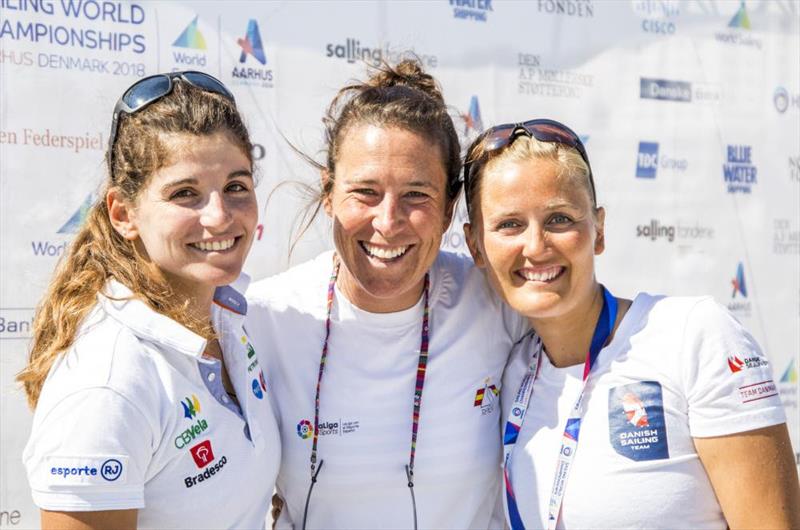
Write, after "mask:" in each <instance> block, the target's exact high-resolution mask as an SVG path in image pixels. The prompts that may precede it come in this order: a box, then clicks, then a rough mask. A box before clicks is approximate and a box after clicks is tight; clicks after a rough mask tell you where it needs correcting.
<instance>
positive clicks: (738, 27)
mask: <svg viewBox="0 0 800 530" xmlns="http://www.w3.org/2000/svg"><path fill="white" fill-rule="evenodd" d="M730 3H731V4H732V3H733V2H730ZM728 28H729V29H728V30H727V31H718V32H717V33H715V34H714V38H715V39H716V40H717V41H718V42H721V43H724V44H730V45H734V46H749V47H752V48H758V49H759V50H760V49H761V45H762V44H761V40H760V39H758V38H756V37H754V36H752V35H748V32H749V31H750V30H751V29H752V27H751V25H750V16H749V15H748V14H747V5H746V4H745V1H744V0H742V1H741V3H740V4H739V8H738V9H737V11H736V13H735V14H734V15H733V17H732V18H731V19H730V21H729V22H728Z"/></svg>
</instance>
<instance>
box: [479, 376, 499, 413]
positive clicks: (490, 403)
mask: <svg viewBox="0 0 800 530" xmlns="http://www.w3.org/2000/svg"><path fill="white" fill-rule="evenodd" d="M498 394H500V391H499V390H498V389H497V386H496V385H494V384H492V378H491V377H487V378H486V379H484V381H483V386H482V387H480V388H479V389H478V390H476V391H475V401H474V403H473V405H472V406H473V407H480V408H481V414H483V415H486V414H491V413H492V411H493V410H494V402H495V398H496V397H497V396H498Z"/></svg>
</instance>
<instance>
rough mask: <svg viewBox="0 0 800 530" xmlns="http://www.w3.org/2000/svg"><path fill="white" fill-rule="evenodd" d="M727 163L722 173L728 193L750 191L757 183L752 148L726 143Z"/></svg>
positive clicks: (756, 169) (723, 166) (756, 170)
mask: <svg viewBox="0 0 800 530" xmlns="http://www.w3.org/2000/svg"><path fill="white" fill-rule="evenodd" d="M726 154H727V163H725V164H723V165H722V174H723V177H724V178H725V184H727V186H728V188H727V189H728V193H751V192H752V189H753V186H754V185H755V184H757V183H758V168H756V166H755V165H754V164H753V148H752V147H751V146H749V145H728V149H727V151H726Z"/></svg>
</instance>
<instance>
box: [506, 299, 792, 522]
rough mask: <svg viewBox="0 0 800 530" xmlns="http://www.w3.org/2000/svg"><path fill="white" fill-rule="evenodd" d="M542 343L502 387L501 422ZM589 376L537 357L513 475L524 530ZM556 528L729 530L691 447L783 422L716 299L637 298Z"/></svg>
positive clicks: (597, 385) (607, 367)
mask: <svg viewBox="0 0 800 530" xmlns="http://www.w3.org/2000/svg"><path fill="white" fill-rule="evenodd" d="M533 344H535V342H534V341H533V339H532V338H531V337H530V336H528V337H526V338H525V339H524V340H523V341H521V342H520V344H519V345H518V346H515V348H514V351H513V353H512V355H511V359H510V360H509V365H508V367H507V369H506V372H505V374H504V376H503V383H504V384H503V390H502V394H501V396H502V403H503V413H504V421H505V418H507V417H508V412H509V409H510V407H511V405H512V403H513V401H514V394H515V393H516V392H517V390H518V389H519V386H520V383H521V381H522V379H523V377H524V376H525V374H526V373H527V371H528V367H529V366H530V360H531V351H532V347H533ZM582 377H583V364H580V365H577V366H570V367H566V368H556V367H554V366H553V365H552V364H551V363H550V361H549V360H548V358H547V355H541V368H540V372H539V375H538V377H537V378H536V381H535V382H534V385H533V395H532V396H531V401H530V405H529V407H528V410H527V413H526V416H525V421H524V423H523V426H522V430H521V431H520V433H519V438H518V440H517V444H516V447H515V450H514V453H513V457H512V462H511V466H510V474H511V481H512V484H513V487H514V493H515V496H516V500H517V506H518V508H519V511H520V515H521V516H522V520H523V522H524V524H525V526H526V528H544V527H546V522H547V513H548V504H549V500H550V493H551V489H552V485H553V477H554V473H555V470H556V461H557V457H558V452H559V449H560V447H561V436H562V433H563V432H564V427H565V425H566V420H567V417H568V416H569V413H570V411H571V410H572V407H573V406H574V404H575V400H576V399H577V397H578V394H579V393H580V390H581V386H582ZM584 399H585V400H586V401H585V403H584V406H585V412H584V416H583V420H582V422H581V425H582V427H581V431H580V437H579V445H578V449H577V452H576V453H575V457H574V458H575V459H574V462H573V466H572V471H571V474H570V476H569V480H568V483H567V487H566V492H565V495H564V501H563V505H562V512H561V518H560V519H559V527H560V528H725V527H726V523H725V520H724V518H723V515H722V511H721V509H720V506H719V503H718V502H717V500H716V497H715V495H714V491H713V490H712V487H711V483H710V482H709V479H708V476H707V475H706V473H705V471H704V469H703V465H702V463H701V462H700V459H699V458H698V456H697V453H696V452H695V448H694V443H693V441H692V438H695V437H697V438H703V437H711V436H721V435H726V434H733V433H738V432H744V431H749V430H753V429H758V428H762V427H767V426H770V425H776V424H779V423H783V422H784V421H786V420H785V416H784V412H783V408H782V406H781V402H780V398H779V396H778V391H777V390H776V388H775V384H774V383H773V381H772V371H771V369H770V367H769V363H768V361H767V359H766V358H765V357H764V355H763V354H762V353H761V351H760V349H759V347H758V345H757V344H756V342H755V340H753V338H752V337H751V336H750V335H749V334H748V333H747V331H745V330H744V329H743V328H742V326H741V325H740V324H739V323H738V322H737V321H736V320H735V319H734V318H733V317H732V316H731V315H730V314H728V312H727V311H726V310H725V309H724V308H723V307H722V306H720V305H718V304H717V303H716V302H714V301H713V299H711V298H710V297H704V298H679V297H674V298H673V297H662V296H650V295H647V294H639V295H638V296H637V297H636V299H635V300H634V302H633V305H632V306H631V307H630V309H629V310H628V313H627V314H626V315H625V317H624V319H623V321H622V323H621V324H620V326H619V328H618V329H617V332H616V333H615V335H614V340H613V341H612V342H611V344H609V345H608V346H606V347H605V348H604V349H603V350H602V351H601V352H600V354H599V357H598V359H597V361H596V366H595V368H594V369H593V370H592V373H591V375H590V376H589V380H588V384H587V388H586V394H585V397H584Z"/></svg>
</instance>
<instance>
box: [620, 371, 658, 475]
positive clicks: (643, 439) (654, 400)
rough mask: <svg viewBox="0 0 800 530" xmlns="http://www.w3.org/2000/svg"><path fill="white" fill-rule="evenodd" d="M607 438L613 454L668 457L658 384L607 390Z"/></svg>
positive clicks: (644, 457) (644, 383)
mask: <svg viewBox="0 0 800 530" xmlns="http://www.w3.org/2000/svg"><path fill="white" fill-rule="evenodd" d="M608 436H609V441H610V442H611V446H612V447H613V448H614V451H616V452H617V454H619V455H621V456H624V457H625V458H629V459H631V460H635V461H637V462H640V461H645V460H662V459H666V458H669V445H668V443H667V424H666V421H665V419H664V399H663V394H662V390H661V384H660V383H659V382H657V381H642V382H639V383H631V384H628V385H622V386H617V387H614V388H612V389H610V390H609V391H608Z"/></svg>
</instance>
